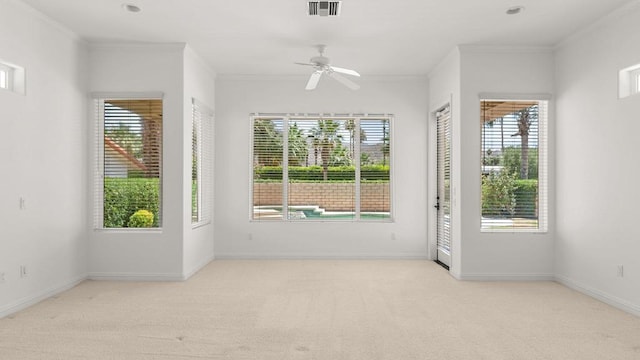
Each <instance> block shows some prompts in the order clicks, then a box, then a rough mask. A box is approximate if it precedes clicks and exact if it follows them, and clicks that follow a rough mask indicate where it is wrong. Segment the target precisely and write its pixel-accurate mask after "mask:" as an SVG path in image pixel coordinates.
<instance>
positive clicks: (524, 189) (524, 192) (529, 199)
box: [514, 179, 538, 218]
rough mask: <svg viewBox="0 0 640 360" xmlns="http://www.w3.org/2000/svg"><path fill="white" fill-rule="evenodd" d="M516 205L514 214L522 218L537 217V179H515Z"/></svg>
mask: <svg viewBox="0 0 640 360" xmlns="http://www.w3.org/2000/svg"><path fill="white" fill-rule="evenodd" d="M514 194H515V197H516V207H515V216H516V217H523V218H536V217H537V211H536V208H537V205H538V204H537V203H538V180H535V179H531V180H516V181H515V192H514Z"/></svg>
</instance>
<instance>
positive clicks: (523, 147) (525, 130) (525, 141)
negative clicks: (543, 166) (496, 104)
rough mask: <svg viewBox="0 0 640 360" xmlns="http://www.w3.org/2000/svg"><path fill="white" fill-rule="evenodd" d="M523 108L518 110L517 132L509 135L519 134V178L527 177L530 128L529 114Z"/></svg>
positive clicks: (527, 109)
mask: <svg viewBox="0 0 640 360" xmlns="http://www.w3.org/2000/svg"><path fill="white" fill-rule="evenodd" d="M530 109H531V108H525V109H521V110H518V111H517V112H516V115H517V116H518V132H517V133H515V134H513V135H511V136H520V179H528V178H529V129H530V128H531V116H530V115H531V114H530V113H529V110H530Z"/></svg>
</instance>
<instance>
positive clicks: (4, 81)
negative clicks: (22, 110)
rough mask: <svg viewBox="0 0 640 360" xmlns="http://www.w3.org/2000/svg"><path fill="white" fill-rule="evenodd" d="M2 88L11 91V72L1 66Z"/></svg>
mask: <svg viewBox="0 0 640 360" xmlns="http://www.w3.org/2000/svg"><path fill="white" fill-rule="evenodd" d="M0 88H2V89H7V90H9V71H8V70H7V69H5V68H4V67H3V66H2V65H0Z"/></svg>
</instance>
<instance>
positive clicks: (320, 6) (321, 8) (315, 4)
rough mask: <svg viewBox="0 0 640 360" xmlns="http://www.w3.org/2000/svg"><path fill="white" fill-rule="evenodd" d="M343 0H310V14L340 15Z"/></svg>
mask: <svg viewBox="0 0 640 360" xmlns="http://www.w3.org/2000/svg"><path fill="white" fill-rule="evenodd" d="M340 3H342V1H309V15H310V16H338V15H340Z"/></svg>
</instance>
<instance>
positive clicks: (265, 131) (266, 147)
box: [253, 119, 282, 166]
mask: <svg viewBox="0 0 640 360" xmlns="http://www.w3.org/2000/svg"><path fill="white" fill-rule="evenodd" d="M253 153H254V156H255V159H254V161H255V162H256V163H257V164H258V165H262V166H278V165H282V134H281V133H279V132H278V131H277V130H276V129H275V126H274V124H273V121H272V120H268V119H256V120H255V122H254V124H253Z"/></svg>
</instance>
